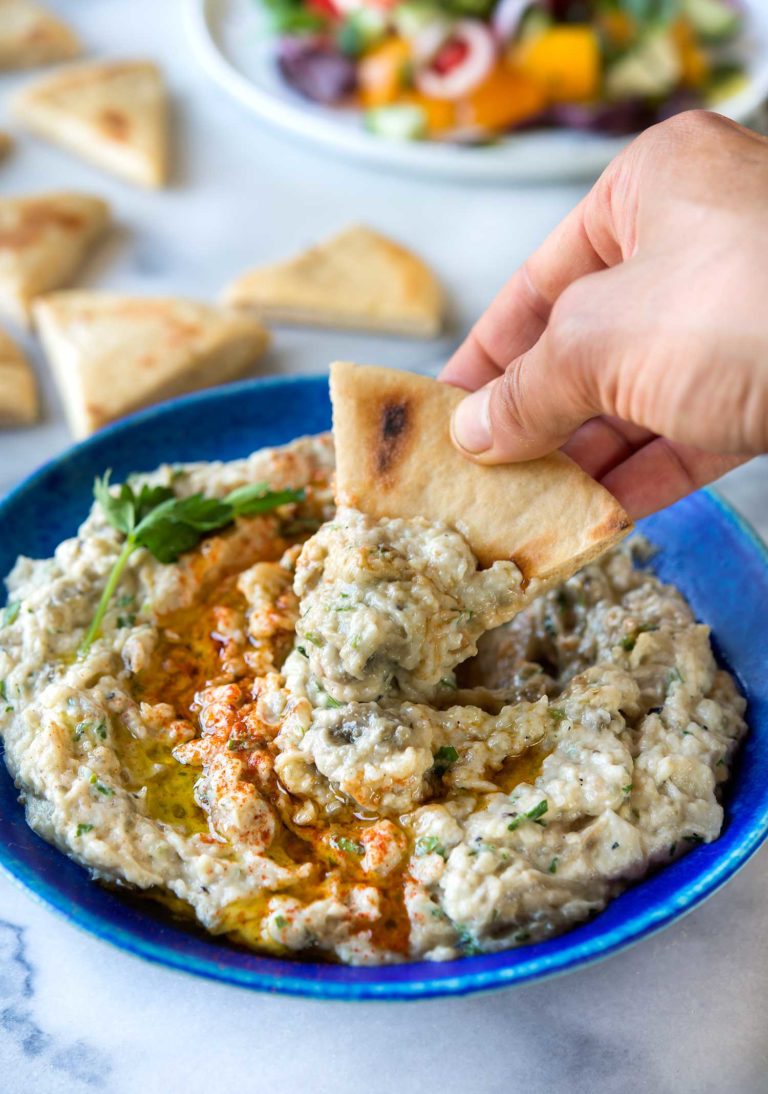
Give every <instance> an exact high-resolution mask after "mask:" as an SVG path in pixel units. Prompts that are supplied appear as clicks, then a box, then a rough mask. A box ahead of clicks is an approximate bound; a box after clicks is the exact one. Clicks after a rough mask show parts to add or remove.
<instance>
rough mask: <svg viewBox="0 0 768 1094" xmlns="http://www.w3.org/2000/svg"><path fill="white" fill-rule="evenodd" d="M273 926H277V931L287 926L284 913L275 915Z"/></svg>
mask: <svg viewBox="0 0 768 1094" xmlns="http://www.w3.org/2000/svg"><path fill="white" fill-rule="evenodd" d="M275 926H276V927H277V929H278V931H282V929H283V927H287V926H288V920H287V919H286V918H285V916H284V915H276V916H275Z"/></svg>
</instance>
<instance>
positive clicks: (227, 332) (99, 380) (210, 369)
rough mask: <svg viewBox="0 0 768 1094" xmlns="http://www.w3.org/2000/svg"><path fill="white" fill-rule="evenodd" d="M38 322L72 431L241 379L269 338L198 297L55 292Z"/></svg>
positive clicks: (40, 306)
mask: <svg viewBox="0 0 768 1094" xmlns="http://www.w3.org/2000/svg"><path fill="white" fill-rule="evenodd" d="M34 315H35V321H36V323H37V327H38V330H39V333H40V336H41V338H42V340H43V346H44V348H45V351H46V354H47V357H48V360H49V362H50V364H51V368H52V369H53V374H54V377H55V379H56V382H57V384H58V387H59V390H60V392H61V396H62V399H63V400H64V409H65V411H66V413H67V417H68V419H69V422H70V425H71V427H72V430H73V432H74V433H75V435H76V436H78V437H84V436H87V435H88V434H89V433H92V432H93V431H94V430H96V429H99V428H100V427H101V426H103V425H105V424H106V423H107V422H110V421H113V420H114V419H115V418H121V417H122V416H123V415H125V414H129V413H131V412H132V411H134V410H138V409H139V408H140V407H143V406H147V405H149V404H150V403H156V402H160V401H161V400H162V399H169V398H171V397H172V396H174V395H183V394H184V393H185V392H188V391H196V390H197V389H198V388H203V387H212V386H214V385H216V384H223V383H226V382H227V381H229V380H234V379H236V378H237V377H238V376H242V375H243V374H244V373H245V372H247V371H248V370H249V369H250V367H251V366H252V365H253V363H254V362H255V361H256V360H257V359H258V358H259V357H260V356H261V354H262V353H263V352H264V350H265V349H266V347H267V345H268V342H269V335H268V334H267V332H266V331H265V330H264V328H263V327H262V326H261V324H260V323H258V322H257V321H256V320H255V319H251V318H250V317H248V316H240V315H236V314H234V313H231V312H227V311H225V310H224V309H223V308H213V307H209V306H207V305H205V304H198V303H196V302H194V301H191V300H176V299H170V298H154V299H153V298H142V297H128V296H117V295H113V294H111V293H99V292H76V291H73V292H61V293H52V294H51V295H50V296H46V297H43V298H42V299H40V300H39V301H38V302H37V303H36V304H35V307H34Z"/></svg>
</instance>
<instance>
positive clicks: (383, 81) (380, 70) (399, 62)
mask: <svg viewBox="0 0 768 1094" xmlns="http://www.w3.org/2000/svg"><path fill="white" fill-rule="evenodd" d="M410 60H411V51H410V47H409V45H408V43H407V42H406V41H404V39H402V38H387V39H386V41H384V42H382V43H381V44H380V45H377V46H374V48H373V49H372V50H370V51H369V52H368V53H366V54H365V55H364V56H363V58H362V59H361V61H360V64H359V66H358V85H359V90H360V101H361V103H362V105H363V106H364V107H366V108H368V107H376V106H389V105H390V104H391V103H394V102H395V101H396V100H397V99H398V98H399V96H400V93H401V91H402V90H403V88H404V87H405V85H406V81H407V73H408V66H409V64H410Z"/></svg>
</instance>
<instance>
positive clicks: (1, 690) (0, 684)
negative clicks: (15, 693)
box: [0, 680, 8, 703]
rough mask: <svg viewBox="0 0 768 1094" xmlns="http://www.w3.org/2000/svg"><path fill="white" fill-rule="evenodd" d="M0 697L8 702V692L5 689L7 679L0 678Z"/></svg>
mask: <svg viewBox="0 0 768 1094" xmlns="http://www.w3.org/2000/svg"><path fill="white" fill-rule="evenodd" d="M0 699H1V700H2V701H3V702H4V703H7V702H8V692H7V691H6V690H5V680H0Z"/></svg>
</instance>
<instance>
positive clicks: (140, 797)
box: [0, 436, 746, 963]
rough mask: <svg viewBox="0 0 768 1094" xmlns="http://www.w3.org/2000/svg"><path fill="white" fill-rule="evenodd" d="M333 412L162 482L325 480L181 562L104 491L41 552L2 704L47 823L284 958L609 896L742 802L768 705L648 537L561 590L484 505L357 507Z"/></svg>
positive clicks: (476, 939)
mask: <svg viewBox="0 0 768 1094" xmlns="http://www.w3.org/2000/svg"><path fill="white" fill-rule="evenodd" d="M332 470H333V457H332V445H331V441H330V438H329V437H327V436H324V437H318V438H307V439H303V440H299V441H296V442H294V443H293V444H292V445H289V446H287V447H285V448H282V449H274V450H265V451H262V452H258V453H255V454H254V455H253V456H252V457H250V458H249V459H247V460H240V461H235V462H232V463H228V464H197V465H189V466H184V467H175V468H170V467H164V468H161V469H160V470H159V471H157V472H156V473H155V474H153V475H151V476H143V477H142V481H149V482H151V483H153V484H164V485H171V486H172V487H173V489H174V491H175V493H176V494H177V495H178V496H180V497H186V496H188V495H191V494H195V493H204V494H205V495H207V496H210V497H219V498H221V497H224V496H225V495H227V494H228V492H229V491H231V490H233V489H235V488H237V487H240V486H244V485H246V484H248V483H253V482H259V481H265V482H267V483H269V485H270V487H272V488H273V489H282V488H285V487H292V488H296V487H302V486H303V487H306V491H305V498H304V500H302V501H300V502H298V503H295V504H294V503H292V504H289V505H285V506H282V507H281V508H279V509H278V510H276V511H275V512H273V513H269V514H266V515H263V516H255V517H247V518H239V519H238V520H237V522H236V524H235V525H234V526H232V527H230V528H228V529H227V530H225V531H223V532H217V533H212V534H210V535H208V536H206V537H205V538H204V539H203V540H202V541H201V543H200V544H199V546H197V547H196V548H194V549H193V550H190V551H187V552H186V553H185V554H183V555H182V556H181V557H180V559H179V561H178V562H176V563H173V564H163V563H160V562H158V561H157V560H156V559H155V558H153V557H152V556H151V555H150V554H149V553H148V552H147V551H146V550H144V549H139V550H137V551H136V552H135V554H134V555H133V556H132V557H131V559H130V561H129V563H128V566H127V568H126V570H125V573H124V575H123V577H122V579H121V581H120V584H119V588H118V590H117V592H116V595H115V597H114V598H113V600H112V602H111V603H110V607H109V610H108V612H107V615H106V617H105V619H104V623H103V625H102V628H101V631H100V634H99V637H98V638H97V640H96V641H95V642H94V643H93V645H92V646H91V647H90V649H89V650H88V651H87V653H86V654H85V655H81V656H78V648H79V646H80V644H81V642H82V639H83V635H84V634H85V632H86V630H87V628H88V627H89V624H90V622H91V620H92V618H93V615H94V611H95V609H96V605H97V604H98V601H99V598H100V597H101V594H102V591H103V589H104V585H105V583H106V580H107V577H108V574H109V572H110V570H111V567H112V565H113V564H114V562H115V559H116V558H117V556H118V554H119V552H120V547H121V538H122V537H121V534H120V533H119V532H117V531H115V530H114V529H113V528H112V527H110V526H109V525H108V524H107V522H106V521H105V519H104V516H103V513H102V512H101V510H100V509H99V507H98V506H95V507H94V509H93V511H92V512H91V514H90V516H89V517H88V519H87V520H86V522H85V523H84V525H83V526H82V528H81V529H80V532H79V534H78V536H77V537H76V538H74V539H71V540H68V541H66V542H65V543H63V544H62V545H61V546H60V547H59V548H58V550H57V551H56V554H55V556H54V557H53V558H52V559H47V560H44V561H32V560H30V559H25V558H21V559H19V561H18V563H17V565H16V567H15V569H14V571H13V573H12V574H11V575H10V578H9V579H8V587H9V606H8V608H7V609H6V611H5V617H4V618H5V625H4V626H3V627H2V628H0V679H1V680H2V681H3V683H2V695H3V702H2V704H0V730H2V734H3V737H4V741H5V758H6V762H7V764H8V767H9V769H10V771H11V773H12V774H13V776H14V778H15V780H16V783H17V785H18V787H19V789H20V792H21V797H22V800H23V801H24V803H25V806H26V810H27V817H28V820H29V823H30V824H31V825H32V827H33V828H34V829H35V830H36V831H37V832H38V833H39V834H40V835H41V836H43V837H44V838H45V839H47V840H49V841H51V842H52V843H55V844H56V845H57V846H58V847H60V848H61V849H62V850H63V851H64V852H66V853H67V854H68V855H70V856H71V857H73V858H75V859H76V860H77V861H78V862H80V863H82V864H83V865H84V866H86V867H87V868H88V869H89V870H90V871H91V873H92V875H93V876H94V877H95V878H97V879H100V880H105V881H109V882H112V883H117V884H127V885H130V886H134V887H138V888H140V889H142V890H145V891H147V892H148V893H149V894H150V895H152V896H154V897H158V898H160V899H162V900H164V901H165V902H166V903H168V904H170V905H171V907H172V909H173V911H174V912H175V913H177V914H180V915H183V914H187V915H191V914H194V915H195V916H196V917H197V919H198V920H199V921H200V922H201V923H203V924H204V925H205V926H206V927H207V928H208V929H209V930H211V931H213V932H215V933H225V934H228V935H229V936H231V937H232V938H234V939H235V940H237V941H239V942H243V943H245V944H247V945H249V946H253V947H255V948H257V949H259V950H262V951H267V952H270V953H275V954H291V953H294V954H297V955H301V956H306V955H310V956H314V957H317V956H325V957H328V958H335V959H337V960H340V961H344V962H351V963H384V962H394V961H403V960H408V959H418V958H429V959H434V960H443V959H448V958H453V957H456V956H459V955H461V954H468V953H476V952H481V951H492V950H498V949H503V948H506V947H509V946H514V945H522V944H524V943H526V942H528V941H533V940H540V939H544V938H547V937H550V936H552V935H554V934H557V933H559V932H561V931H563V930H565V929H567V928H568V927H570V926H572V925H574V924H576V923H578V922H580V921H583V920H584V919H586V918H587V917H589V916H590V915H593V914H594V913H596V912H599V911H600V910H601V909H602V908H604V907H605V905H606V903H607V902H608V901H609V900H611V899H612V898H613V897H614V896H616V895H617V894H618V893H619V892H620V891H621V890H622V889H623V888H625V887H626V886H627V885H628V884H629V883H631V882H632V881H634V880H637V879H638V878H640V877H642V876H643V875H644V874H645V873H647V872H648V871H649V870H650V869H652V868H655V867H658V866H663V865H664V864H665V863H668V862H671V861H672V860H674V859H676V858H678V857H679V856H680V855H682V854H684V853H685V852H686V851H688V850H689V849H690V848H692V847H693V846H695V845H696V844H697V843H701V842H709V841H711V840H713V839H716V838H717V836H718V834H719V832H720V829H721V826H722V822H723V810H722V806H721V804H720V800H719V788H720V786H721V784H722V783H723V782H724V781H725V779H726V778H727V776H728V771H729V765H730V763H731V760H732V757H733V754H734V751H735V750H736V748H737V746H738V744H739V741H740V740H741V738H742V736H743V735H744V733H745V731H746V726H745V723H744V720H743V712H744V707H745V703H744V700H743V698H742V697H741V695H740V694H739V693H738V692H737V690H736V688H735V686H734V683H733V681H732V679H731V678H730V676H729V675H728V674H727V673H725V672H723V671H721V670H719V669H718V667H717V665H716V664H715V661H714V658H713V655H712V651H711V648H710V643H709V632H708V629H707V627H706V626H704V625H701V624H698V623H696V622H695V620H694V619H693V617H692V614H691V612H690V609H689V608H688V606H687V605H686V603H685V601H684V600H683V598H682V596H681V595H680V594H679V593H678V592H677V590H675V589H674V588H672V587H670V586H666V585H663V584H661V583H660V582H659V581H658V580H657V579H656V578H655V577H654V576H653V574H652V573H651V572H650V571H649V570H648V569H647V568H644V566H642V565H639V566H638V565H636V562H638V561H642V560H643V556H644V555H645V554H646V553H647V552H646V550H645V548H644V547H643V545H642V543H640V542H638V541H635V542H634V544H629V545H625V546H623V547H622V548H620V549H618V550H616V551H614V552H613V553H612V554H610V555H609V556H608V557H607V558H605V559H604V560H603V561H602V562H600V563H597V564H593V565H590V566H588V567H586V568H585V569H584V570H583V571H581V573H579V574H578V575H576V576H575V577H573V578H571V579H570V580H569V581H567V582H565V583H564V584H563V585H562V586H561V587H559V588H558V589H555V590H551V591H548V592H545V593H543V594H541V595H538V596H536V593H537V592H538V590H537V589H535V588H531V587H530V586H529V587H527V588H525V589H524V588H523V583H522V581H521V576H520V573H519V571H518V570H517V569H516V567H515V566H514V564H512V563H510V562H500V563H496V564H495V565H494V566H492V567H490V568H489V569H486V570H480V569H479V568H478V565H477V561H476V559H475V558H474V556H473V555H472V552H471V550H470V548H469V547H468V545H467V543H466V542H465V540H464V539H463V538H462V536H461V535H459V533H458V532H456V531H454V530H453V529H451V528H448V527H446V526H439V525H437V526H435V525H430V524H427V523H426V522H424V521H419V520H385V521H378V522H377V521H372V520H370V519H368V518H367V517H365V516H363V515H362V514H361V513H359V512H356V511H354V510H339V511H338V512H334V510H333V504H332V495H331V490H330V479H331V476H332Z"/></svg>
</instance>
